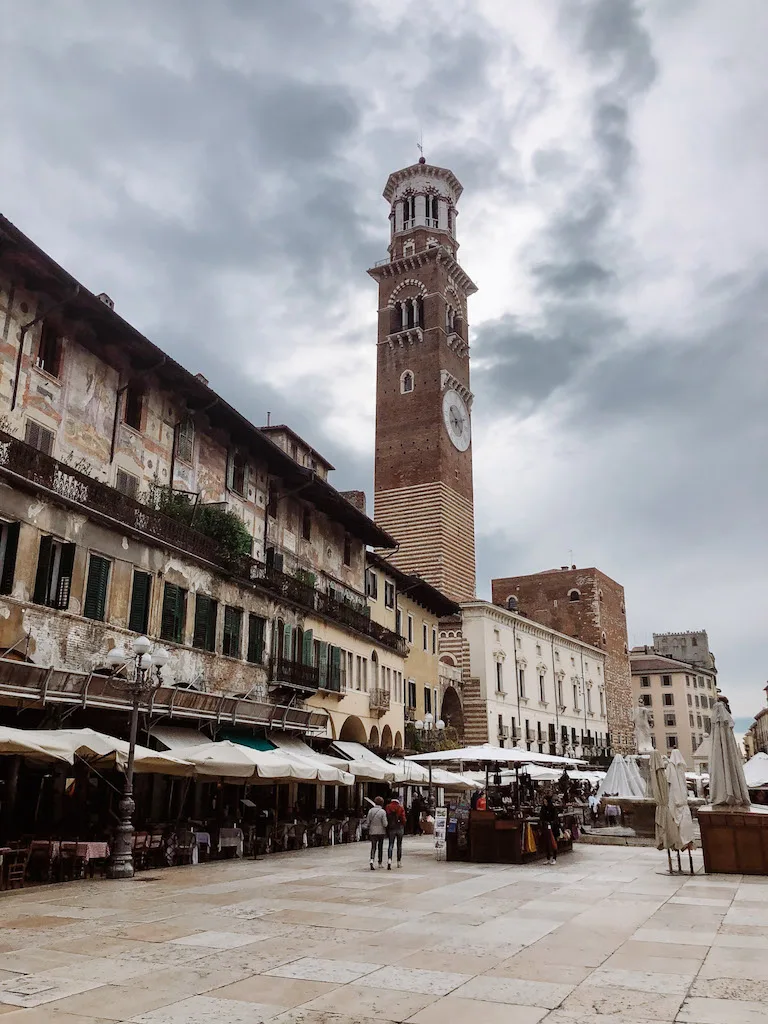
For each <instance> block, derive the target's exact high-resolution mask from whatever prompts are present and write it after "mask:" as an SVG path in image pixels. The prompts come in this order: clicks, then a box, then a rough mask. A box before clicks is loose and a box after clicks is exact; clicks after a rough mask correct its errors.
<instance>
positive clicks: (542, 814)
mask: <svg viewBox="0 0 768 1024" xmlns="http://www.w3.org/2000/svg"><path fill="white" fill-rule="evenodd" d="M539 821H540V822H541V830H542V837H543V839H544V842H545V844H546V847H547V864H556V863H557V840H558V839H559V838H560V815H559V813H558V810H557V807H555V804H554V801H553V799H552V797H551V796H548V797H545V798H544V803H543V804H542V805H541V810H540V811H539Z"/></svg>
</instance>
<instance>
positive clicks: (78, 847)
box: [60, 842, 109, 876]
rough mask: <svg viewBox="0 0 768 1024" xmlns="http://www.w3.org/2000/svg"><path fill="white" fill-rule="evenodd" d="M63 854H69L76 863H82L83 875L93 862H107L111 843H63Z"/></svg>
mask: <svg viewBox="0 0 768 1024" xmlns="http://www.w3.org/2000/svg"><path fill="white" fill-rule="evenodd" d="M60 852H61V853H62V854H69V855H70V856H72V857H74V859H75V861H80V862H81V863H82V869H81V870H82V875H83V876H84V875H85V870H86V868H87V867H88V866H91V867H92V864H91V862H92V861H95V860H106V859H107V858H108V857H109V843H104V842H82V843H81V842H70V843H68V842H62V843H61V850H60Z"/></svg>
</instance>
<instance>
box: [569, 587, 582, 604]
mask: <svg viewBox="0 0 768 1024" xmlns="http://www.w3.org/2000/svg"><path fill="white" fill-rule="evenodd" d="M568 600H569V601H580V600H581V591H580V590H577V589H576V588H575V587H574V588H573V590H569V591H568Z"/></svg>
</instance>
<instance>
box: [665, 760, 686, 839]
mask: <svg viewBox="0 0 768 1024" xmlns="http://www.w3.org/2000/svg"><path fill="white" fill-rule="evenodd" d="M666 777H667V783H668V785H669V802H668V807H669V815H670V817H671V818H672V820H673V822H674V823H675V828H676V829H677V832H678V833H679V845H677V846H674V847H673V848H674V849H676V850H686V849H689V848H690V847H691V845H692V844H693V819H692V818H691V809H690V807H689V806H688V787H687V785H686V784H685V758H684V757H683V755H682V754H681V753H680V751H679V750H673V751H672V753H671V754H670V755H669V761H668V762H667V767H666Z"/></svg>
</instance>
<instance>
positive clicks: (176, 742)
mask: <svg viewBox="0 0 768 1024" xmlns="http://www.w3.org/2000/svg"><path fill="white" fill-rule="evenodd" d="M149 735H150V736H153V737H154V738H155V739H156V740H157V741H158V743H160V744H161V745H162V746H163V747H165V749H166V750H175V751H177V753H179V754H180V753H181V751H182V750H184V748H185V747H199V746H200V744H201V743H208V742H210V737H209V736H206V735H205V733H203V732H198V730H197V729H182V728H180V727H179V726H172V725H153V726H152V728H151V729H150V730H149Z"/></svg>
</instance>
